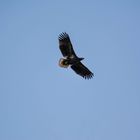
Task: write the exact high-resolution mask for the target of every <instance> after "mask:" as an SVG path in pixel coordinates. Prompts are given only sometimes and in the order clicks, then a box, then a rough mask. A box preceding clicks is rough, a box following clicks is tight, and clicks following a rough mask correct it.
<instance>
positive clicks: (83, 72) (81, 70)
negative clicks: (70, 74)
mask: <svg viewBox="0 0 140 140" xmlns="http://www.w3.org/2000/svg"><path fill="white" fill-rule="evenodd" d="M71 68H72V69H73V70H74V71H75V72H76V73H77V74H79V75H80V76H82V77H83V78H85V79H90V78H92V77H93V76H94V74H93V73H92V72H91V71H90V70H89V69H88V68H87V67H85V66H84V65H83V64H82V63H81V62H79V63H76V64H74V65H72V66H71Z"/></svg>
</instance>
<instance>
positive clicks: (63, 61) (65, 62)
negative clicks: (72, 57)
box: [59, 58, 69, 68]
mask: <svg viewBox="0 0 140 140" xmlns="http://www.w3.org/2000/svg"><path fill="white" fill-rule="evenodd" d="M59 66H60V67H63V68H67V67H68V66H69V64H68V62H67V60H66V59H64V58H60V60H59Z"/></svg>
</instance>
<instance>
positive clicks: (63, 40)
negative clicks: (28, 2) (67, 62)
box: [58, 32, 76, 57]
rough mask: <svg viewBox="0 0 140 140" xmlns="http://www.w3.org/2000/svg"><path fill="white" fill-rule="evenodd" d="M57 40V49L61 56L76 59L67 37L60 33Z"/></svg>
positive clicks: (65, 34)
mask: <svg viewBox="0 0 140 140" xmlns="http://www.w3.org/2000/svg"><path fill="white" fill-rule="evenodd" d="M58 39H59V48H60V50H61V52H62V55H63V56H64V57H71V56H75V57H76V54H75V52H74V50H73V47H72V44H71V41H70V37H69V35H68V34H67V33H65V32H64V33H61V34H60V35H59V38H58Z"/></svg>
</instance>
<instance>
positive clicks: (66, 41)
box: [59, 33, 93, 79]
mask: <svg viewBox="0 0 140 140" xmlns="http://www.w3.org/2000/svg"><path fill="white" fill-rule="evenodd" d="M59 48H60V50H61V52H62V55H63V56H64V58H61V59H60V60H59V66H60V67H64V68H67V67H69V66H71V68H72V69H73V70H74V71H75V72H76V73H77V74H79V75H80V76H82V77H84V78H85V79H89V78H92V76H93V73H92V72H91V71H90V70H89V69H88V68H86V67H85V66H84V65H83V64H82V63H81V61H82V60H83V59H84V58H80V57H78V56H77V55H76V54H75V52H74V50H73V47H72V44H71V41H70V38H69V35H68V34H67V33H62V34H60V35H59Z"/></svg>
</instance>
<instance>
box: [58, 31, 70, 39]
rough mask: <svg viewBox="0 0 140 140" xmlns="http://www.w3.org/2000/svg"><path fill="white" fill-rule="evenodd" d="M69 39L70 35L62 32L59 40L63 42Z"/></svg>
mask: <svg viewBox="0 0 140 140" xmlns="http://www.w3.org/2000/svg"><path fill="white" fill-rule="evenodd" d="M67 38H69V35H68V34H67V33H66V32H62V33H61V34H59V36H58V39H59V40H60V41H61V40H63V39H67Z"/></svg>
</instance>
